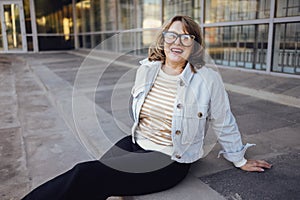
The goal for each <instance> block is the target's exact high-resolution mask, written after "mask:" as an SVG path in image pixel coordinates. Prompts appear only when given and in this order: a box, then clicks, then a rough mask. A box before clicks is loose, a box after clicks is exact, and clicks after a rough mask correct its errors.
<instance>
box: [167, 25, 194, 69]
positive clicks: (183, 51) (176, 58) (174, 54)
mask: <svg viewBox="0 0 300 200" xmlns="http://www.w3.org/2000/svg"><path fill="white" fill-rule="evenodd" d="M167 32H172V33H176V34H189V33H187V32H185V31H184V29H183V24H182V22H181V21H175V22H173V23H172V25H171V26H170V28H169V29H168V30H167ZM187 39H188V38H187ZM182 40H185V39H184V38H182ZM183 42H184V41H183ZM193 42H194V41H193V39H192V44H191V45H190V46H186V45H185V46H184V45H183V44H182V43H181V42H180V37H177V39H176V40H175V42H174V43H171V44H170V43H167V42H166V37H165V42H164V52H165V55H166V63H172V64H178V65H183V64H185V62H186V61H187V59H188V57H189V55H190V54H191V52H192V49H193Z"/></svg>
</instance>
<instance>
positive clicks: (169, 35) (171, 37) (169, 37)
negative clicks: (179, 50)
mask: <svg viewBox="0 0 300 200" xmlns="http://www.w3.org/2000/svg"><path fill="white" fill-rule="evenodd" d="M178 37H179V38H180V43H181V44H182V45H183V46H185V47H189V46H192V44H193V42H194V39H195V36H194V35H190V34H177V33H175V32H171V31H166V32H163V38H164V41H165V42H166V43H167V44H173V43H174V42H175V41H176V40H177V38H178Z"/></svg>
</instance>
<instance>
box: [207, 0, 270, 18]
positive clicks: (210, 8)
mask: <svg viewBox="0 0 300 200" xmlns="http://www.w3.org/2000/svg"><path fill="white" fill-rule="evenodd" d="M268 17H270V1H268V0H256V1H240V0H206V1H205V23H214V22H224V21H240V20H251V19H262V18H268Z"/></svg>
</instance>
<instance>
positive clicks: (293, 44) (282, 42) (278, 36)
mask: <svg viewBox="0 0 300 200" xmlns="http://www.w3.org/2000/svg"><path fill="white" fill-rule="evenodd" d="M299 30H300V23H283V24H276V26H275V39H274V53H273V71H275V72H284V73H296V74H300V31H299Z"/></svg>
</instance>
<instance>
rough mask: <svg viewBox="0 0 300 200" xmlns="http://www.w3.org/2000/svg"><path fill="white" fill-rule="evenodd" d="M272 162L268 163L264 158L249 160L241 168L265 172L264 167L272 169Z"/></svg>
mask: <svg viewBox="0 0 300 200" xmlns="http://www.w3.org/2000/svg"><path fill="white" fill-rule="evenodd" d="M271 167H272V165H271V164H269V163H267V162H266V161H264V160H248V161H247V163H246V164H245V165H243V166H241V167H240V168H241V169H242V170H244V171H248V172H263V171H265V170H264V168H266V169H270V168H271Z"/></svg>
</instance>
